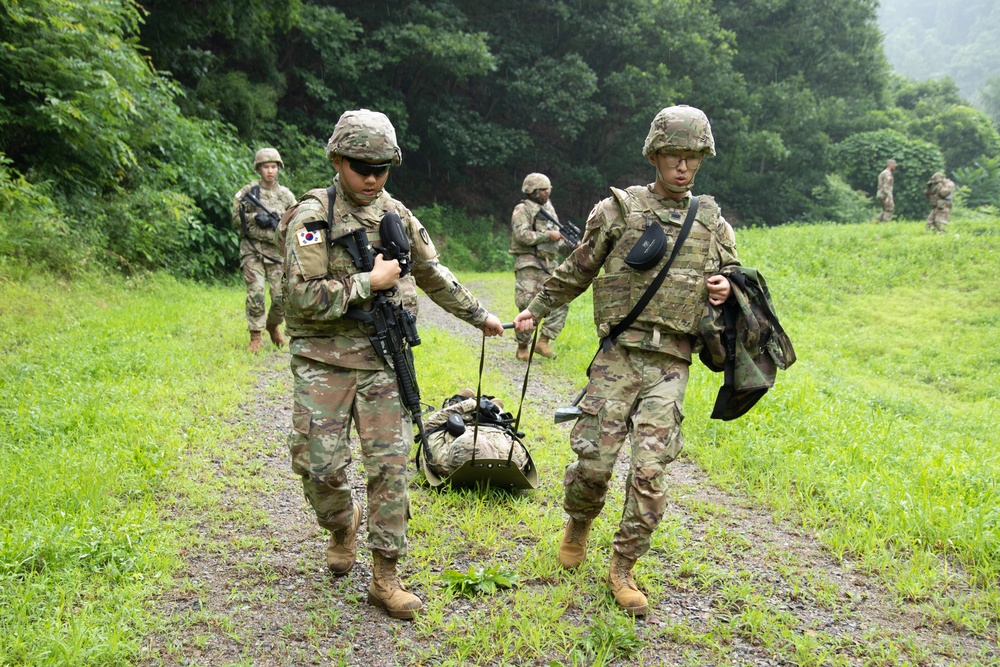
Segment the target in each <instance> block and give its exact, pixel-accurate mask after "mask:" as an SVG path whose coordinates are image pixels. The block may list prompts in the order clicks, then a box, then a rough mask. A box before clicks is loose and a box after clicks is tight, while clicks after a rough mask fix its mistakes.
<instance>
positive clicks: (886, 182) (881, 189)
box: [875, 167, 893, 199]
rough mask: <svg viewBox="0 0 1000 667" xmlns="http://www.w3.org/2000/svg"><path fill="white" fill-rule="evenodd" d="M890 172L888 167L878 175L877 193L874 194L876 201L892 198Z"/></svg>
mask: <svg viewBox="0 0 1000 667" xmlns="http://www.w3.org/2000/svg"><path fill="white" fill-rule="evenodd" d="M892 183H893V179H892V170H891V169H889V168H888V167H887V168H885V169H883V170H882V171H881V173H879V175H878V191H877V192H876V193H875V198H876V199H882V198H884V197H886V196H888V197H891V196H892Z"/></svg>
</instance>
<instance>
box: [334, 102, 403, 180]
mask: <svg viewBox="0 0 1000 667" xmlns="http://www.w3.org/2000/svg"><path fill="white" fill-rule="evenodd" d="M325 153H326V157H327V159H329V160H332V159H333V157H334V156H335V155H343V156H344V157H349V158H354V159H356V160H364V161H365V162H374V163H387V164H388V163H391V164H394V165H397V166H398V165H399V164H400V163H401V162H402V161H403V153H402V151H400V150H399V143H398V142H397V141H396V128H394V127H393V126H392V123H391V122H389V118H388V117H387V116H386V115H385V114H384V113H381V112H378V111H370V110H368V109H356V110H354V111H345V112H344V113H343V114H342V115H341V116H340V120H338V121H337V125H336V127H334V128H333V134H332V135H331V136H330V140H329V141H328V142H327V144H326V151H325Z"/></svg>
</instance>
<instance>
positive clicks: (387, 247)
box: [330, 211, 430, 456]
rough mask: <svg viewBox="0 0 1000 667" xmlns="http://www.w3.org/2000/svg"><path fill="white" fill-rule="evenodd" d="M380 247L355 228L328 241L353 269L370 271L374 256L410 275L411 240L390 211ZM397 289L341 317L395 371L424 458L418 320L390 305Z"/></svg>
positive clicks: (379, 293) (426, 450)
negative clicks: (360, 329)
mask: <svg viewBox="0 0 1000 667" xmlns="http://www.w3.org/2000/svg"><path fill="white" fill-rule="evenodd" d="M379 237H380V241H381V243H382V245H381V246H372V245H371V244H370V243H369V242H368V234H367V232H365V230H364V228H362V227H358V228H357V229H354V230H352V231H350V232H347V233H346V234H344V235H343V236H339V237H337V238H335V239H331V241H330V243H331V244H339V245H342V246H344V247H345V248H346V249H347V252H349V253H350V255H351V260H352V261H353V262H354V266H355V267H356V268H358V269H360V270H361V271H371V270H372V269H373V268H374V266H375V254H376V253H377V254H380V255H382V256H383V257H384V258H386V259H395V260H397V261H398V262H399V269H400V271H399V277H400V278H402V277H403V276H405V275H406V274H407V273H409V272H410V240H409V239H408V238H406V233H405V232H404V231H403V222H402V220H400V219H399V215H397V214H396V213H393V212H391V211H389V212H387V213H386V214H385V215H383V216H382V222H381V223H380V224H379ZM395 292H396V288H395V287H393V288H392V289H388V290H379V291H377V292H375V294H374V297H373V298H372V300H371V305H372V307H371V310H362V309H361V308H349V309H348V310H347V312H346V313H345V314H344V317H346V318H347V319H350V320H355V321H358V322H361V323H363V324H364V325H365V329H366V330H367V332H368V340H369V341H371V344H372V348H373V349H374V350H375V353H376V354H377V355H378V356H380V357H381V358H383V359H385V360H386V361H387V362H389V364H390V365H391V366H392V368H393V370H394V371H395V372H396V384H397V386H398V387H399V396H400V398H401V399H402V401H403V405H404V406H405V407H406V409H407V410H409V412H410V418H411V419H412V420H413V423H414V424H416V426H417V434H418V435H419V437H420V442H421V446H422V447H423V450H424V456H429V455H430V445H428V443H427V434H426V433H424V425H423V422H422V421H421V419H420V389H419V388H418V387H417V376H416V372H415V371H414V368H413V351H412V349H411V348H413V347H416V346H417V345H420V336H419V335H418V334H417V318H416V316H415V315H414V314H413V313H412V312H411V311H410V310H409V309H408V308H404V307H403V306H401V305H399V304H397V303H395V302H393V301H392V300H391V299H390V298H389V297H390V296H391V295H392V294H394V293H395Z"/></svg>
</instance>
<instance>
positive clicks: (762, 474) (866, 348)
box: [688, 214, 1000, 598]
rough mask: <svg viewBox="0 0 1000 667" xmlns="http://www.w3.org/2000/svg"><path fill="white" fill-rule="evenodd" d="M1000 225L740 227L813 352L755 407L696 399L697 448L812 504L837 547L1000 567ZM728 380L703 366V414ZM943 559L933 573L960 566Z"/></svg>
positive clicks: (877, 563) (747, 478)
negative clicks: (718, 407)
mask: <svg viewBox="0 0 1000 667" xmlns="http://www.w3.org/2000/svg"><path fill="white" fill-rule="evenodd" d="M996 225H997V221H996V219H995V218H989V217H981V216H976V215H975V214H967V215H965V216H958V218H957V220H955V221H953V223H952V225H951V226H950V228H949V232H948V233H947V234H945V235H941V236H936V235H933V234H928V233H926V232H924V230H923V228H922V225H921V224H919V223H894V224H889V225H850V226H846V227H845V226H836V225H821V226H788V227H782V228H776V229H769V230H746V231H742V232H740V234H739V236H738V240H739V243H740V247H741V252H742V257H743V261H744V263H745V264H747V265H751V266H756V267H758V268H760V269H761V270H762V271H763V272H764V274H765V276H767V278H768V280H769V284H770V286H771V289H772V293H773V295H774V297H775V299H776V302H777V307H778V309H779V316H780V317H781V320H782V322H783V324H785V326H786V328H787V329H788V330H789V332H790V334H791V337H792V339H793V341H794V343H795V346H796V350H797V352H798V354H799V362H798V364H797V365H796V366H794V367H793V368H792V369H790V371H789V372H787V373H784V374H781V375H780V376H779V379H778V385H777V387H776V388H775V389H774V390H773V391H772V392H771V394H770V395H768V396H767V397H766V398H765V399H764V400H763V401H762V404H761V405H760V406H759V407H757V408H755V409H754V410H753V411H752V412H751V413H750V414H749V415H747V416H746V417H744V418H742V419H740V420H738V421H736V422H733V423H729V424H715V423H709V422H708V421H706V420H705V419H702V418H701V416H702V415H701V414H698V417H699V418H697V419H694V420H692V424H691V428H690V429H689V430H688V440H689V442H691V443H692V447H691V450H692V451H693V452H694V454H695V456H696V457H697V459H698V460H699V461H700V462H702V463H703V464H704V465H705V466H706V467H707V468H708V469H709V470H711V471H712V472H713V473H714V474H715V475H716V476H717V477H718V478H720V479H726V480H729V481H730V482H732V483H734V484H738V485H741V486H743V487H744V488H747V489H748V490H750V491H751V492H752V493H758V494H760V495H761V496H763V497H765V498H767V499H768V500H769V501H770V502H773V503H774V504H776V505H777V506H779V507H784V508H789V509H793V510H794V511H796V512H798V513H800V514H801V515H802V516H803V517H804V519H805V520H806V522H807V523H809V524H811V525H813V526H815V527H817V528H818V529H820V531H821V534H822V535H823V539H824V540H825V541H826V542H827V544H828V545H830V547H831V548H832V549H833V550H834V551H835V552H836V553H839V554H849V555H851V556H854V557H860V558H862V559H865V560H866V561H867V562H868V563H869V564H871V565H872V566H873V567H876V568H879V569H884V568H890V569H891V568H892V567H893V565H892V564H891V563H892V557H893V556H899V555H901V556H913V557H915V558H919V557H920V553H922V552H923V553H930V552H933V553H937V554H943V555H946V556H948V557H951V558H955V559H957V561H958V562H959V563H960V564H961V565H962V566H963V567H964V568H966V569H967V570H968V571H969V573H970V574H971V575H972V577H973V580H974V581H977V582H978V583H980V584H981V585H984V586H986V585H988V584H991V583H995V582H996V578H997V575H998V574H1000V502H998V501H1000V493H998V484H1000V482H998V480H1000V456H998V453H997V447H996V446H997V444H998V442H1000V436H998V431H1000V388H998V387H1000V327H998V324H1000V280H997V279H996V277H995V276H994V275H991V274H992V273H993V272H994V271H995V268H996V267H997V266H998V259H1000V234H998V231H997V226H996ZM716 383H717V378H711V377H706V375H705V374H700V375H699V377H698V378H697V379H696V381H695V382H694V383H693V391H692V393H691V399H690V401H689V403H690V404H691V405H694V406H699V407H700V408H701V409H699V410H698V413H701V412H702V411H703V410H706V409H708V406H709V405H710V403H711V398H712V396H711V395H712V393H713V392H714V390H715V386H716ZM896 567H898V564H897V566H896ZM939 567H940V572H939V575H940V576H935V577H931V579H938V580H941V579H945V578H946V574H945V571H946V570H947V564H946V563H943V564H940V565H939ZM929 593H930V590H929V587H928V586H921V587H917V588H916V589H914V590H910V591H909V593H908V594H909V595H910V596H912V597H916V598H920V597H922V596H926V595H928V594H929Z"/></svg>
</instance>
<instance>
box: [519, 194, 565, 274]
mask: <svg viewBox="0 0 1000 667" xmlns="http://www.w3.org/2000/svg"><path fill="white" fill-rule="evenodd" d="M542 208H544V209H545V212H546V213H548V214H549V215H551V216H552V217H553V218H555V219H556V220H558V219H559V216H558V215H556V209H555V207H554V206H552V202H551V201H547V202H545V206H542V205H541V204H539V203H538V202H536V201H533V200H531V199H527V198H525V199H523V200H521V202H520V203H518V205H517V206H515V207H514V213H513V214H511V217H510V225H511V232H510V250H509V252H510V254H512V255H514V256H516V258H517V259H515V260H514V269H515V270H516V269H520V268H523V267H526V266H534V267H536V268H539V269H542V270H544V271H546V272H549V273H551V272H552V270H553V269H554V268H555V267H556V266H557V265H558V264H559V255H560V253H565V252H567V251H568V250H569V245H568V244H567V243H566V242H565V241H563V240H559V241H552V240H550V239H549V231H550V230H551V231H559V227H558V226H556V224H555V223H554V222H552V221H551V220H548V219H547V218H546V217H545V216H544V215H542V213H541V209H542Z"/></svg>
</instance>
